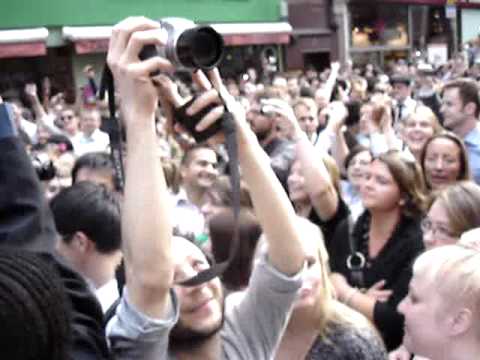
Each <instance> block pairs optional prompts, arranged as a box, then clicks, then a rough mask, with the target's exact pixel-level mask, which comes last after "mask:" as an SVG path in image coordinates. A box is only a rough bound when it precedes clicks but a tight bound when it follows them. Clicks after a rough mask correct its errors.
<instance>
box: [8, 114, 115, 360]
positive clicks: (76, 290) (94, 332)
mask: <svg viewBox="0 0 480 360" xmlns="http://www.w3.org/2000/svg"><path fill="white" fill-rule="evenodd" d="M0 121H4V119H2V118H0ZM55 241H56V230H55V225H54V222H53V217H52V215H51V212H50V210H49V208H48V205H47V204H46V201H45V199H44V197H43V192H42V188H41V185H40V182H39V181H38V179H37V176H36V174H35V171H34V170H33V167H32V165H31V161H30V159H29V157H28V156H27V154H26V152H25V149H24V148H23V145H22V143H21V141H20V140H19V139H18V138H16V137H14V136H10V137H4V136H2V134H0V246H3V247H14V248H21V249H24V250H30V251H34V252H36V253H38V254H40V255H41V256H42V257H44V258H45V259H46V260H47V261H48V262H50V263H52V264H53V266H54V267H55V269H56V270H57V271H58V272H59V274H60V276H61V279H62V282H63V284H64V286H65V291H66V293H67V296H68V298H69V299H70V301H71V304H72V314H71V318H72V346H71V350H70V352H69V355H70V358H71V359H72V360H90V359H92V360H93V359H107V358H109V356H110V355H109V351H108V347H107V342H106V338H105V329H104V327H103V313H102V310H101V307H100V304H99V303H98V300H97V299H96V298H95V295H94V294H93V293H92V292H91V291H90V289H89V287H88V286H87V284H86V282H85V281H84V279H83V278H82V277H81V276H80V275H79V274H78V273H76V272H75V271H73V270H72V269H71V268H70V267H69V266H68V265H66V264H65V263H64V262H63V260H62V259H60V258H59V257H58V256H57V255H56V254H55V253H54V245H55Z"/></svg>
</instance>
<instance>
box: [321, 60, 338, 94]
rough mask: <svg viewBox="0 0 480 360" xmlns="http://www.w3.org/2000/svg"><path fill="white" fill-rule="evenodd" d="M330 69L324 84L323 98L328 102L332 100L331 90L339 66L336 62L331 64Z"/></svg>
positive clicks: (335, 80)
mask: <svg viewBox="0 0 480 360" xmlns="http://www.w3.org/2000/svg"><path fill="white" fill-rule="evenodd" d="M330 68H331V71H330V75H329V76H328V79H327V82H326V83H325V95H326V97H325V98H326V99H328V100H329V101H330V99H331V98H332V93H333V89H334V87H335V83H336V82H337V77H338V72H339V71H340V64H339V63H338V62H334V63H332V65H331V66H330Z"/></svg>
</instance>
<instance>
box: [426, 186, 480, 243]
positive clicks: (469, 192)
mask: <svg viewBox="0 0 480 360" xmlns="http://www.w3.org/2000/svg"><path fill="white" fill-rule="evenodd" d="M476 227H480V186H478V185H477V184H476V183H474V182H473V181H461V182H458V183H456V184H453V185H450V186H448V187H447V188H445V189H443V190H442V191H440V192H439V193H438V194H437V196H436V197H435V199H434V201H433V203H432V206H431V207H430V210H429V211H428V214H427V216H426V217H425V219H424V220H423V221H422V230H423V242H424V244H425V247H426V248H427V249H431V248H434V247H437V246H441V245H450V244H454V243H456V242H457V241H458V239H459V238H460V236H461V235H462V234H463V233H464V232H465V231H468V230H471V229H473V228H476Z"/></svg>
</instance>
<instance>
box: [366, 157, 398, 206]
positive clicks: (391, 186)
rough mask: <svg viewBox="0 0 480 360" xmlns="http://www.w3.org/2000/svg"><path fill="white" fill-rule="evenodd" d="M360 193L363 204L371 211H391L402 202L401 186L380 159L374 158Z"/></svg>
mask: <svg viewBox="0 0 480 360" xmlns="http://www.w3.org/2000/svg"><path fill="white" fill-rule="evenodd" d="M360 194H361V197H362V203H363V206H364V207H365V208H366V209H369V210H370V211H389V210H392V209H394V208H396V207H398V206H399V204H400V198H401V193H400V188H399V187H398V184H397V182H396V181H395V179H394V178H393V176H392V173H391V172H390V170H389V169H388V167H387V165H386V164H385V163H383V162H382V161H380V160H374V161H373V162H372V163H371V164H370V166H369V167H368V170H367V171H366V174H365V181H364V183H363V186H362V187H361V188H360Z"/></svg>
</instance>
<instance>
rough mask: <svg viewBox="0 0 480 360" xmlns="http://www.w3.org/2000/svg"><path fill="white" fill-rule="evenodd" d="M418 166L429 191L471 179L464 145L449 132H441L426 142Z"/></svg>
mask: <svg viewBox="0 0 480 360" xmlns="http://www.w3.org/2000/svg"><path fill="white" fill-rule="evenodd" d="M420 164H421V166H422V170H423V174H424V178H425V184H426V187H427V188H428V189H430V190H439V189H442V188H444V187H445V186H447V185H451V184H453V183H455V182H456V181H460V180H470V179H471V174H470V167H469V164H468V155H467V150H466V149H465V145H464V144H463V141H462V140H461V139H460V138H459V137H458V136H456V135H455V134H453V133H451V132H442V133H439V134H437V135H434V136H432V137H431V138H430V139H428V140H427V142H426V143H425V145H424V147H423V150H422V153H421V155H420Z"/></svg>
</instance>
